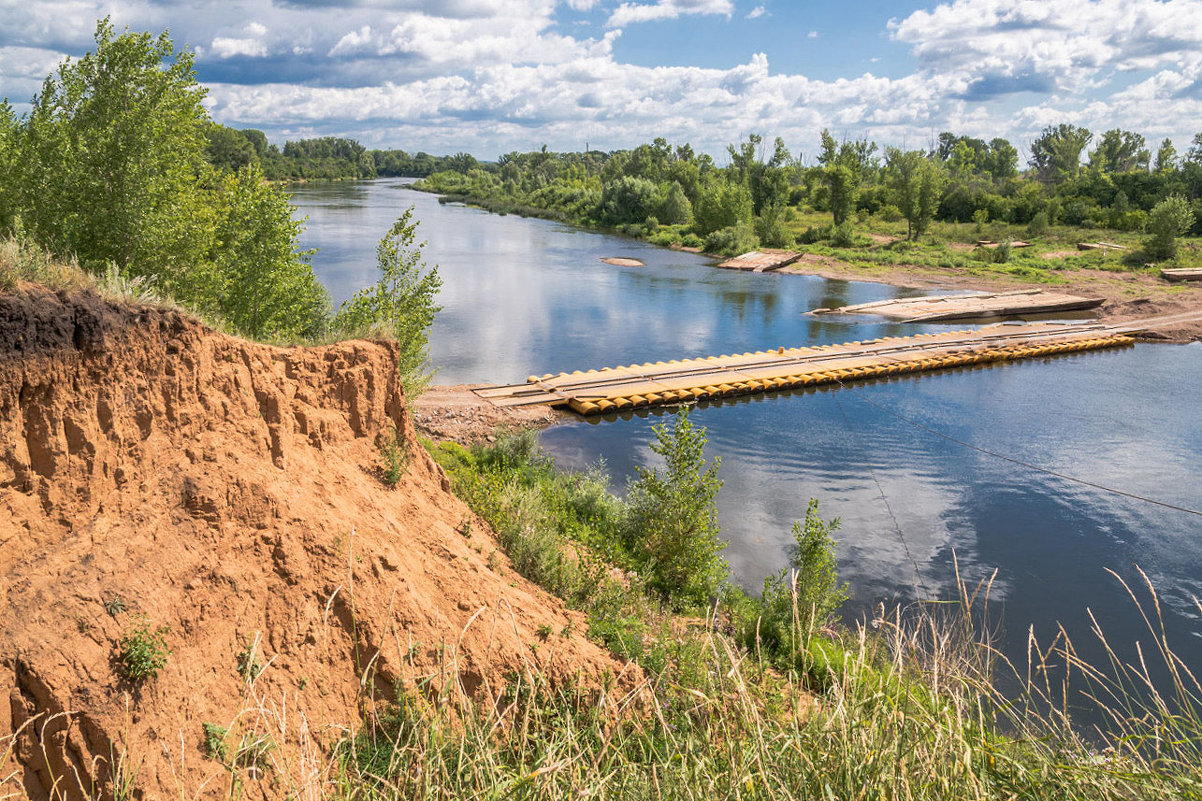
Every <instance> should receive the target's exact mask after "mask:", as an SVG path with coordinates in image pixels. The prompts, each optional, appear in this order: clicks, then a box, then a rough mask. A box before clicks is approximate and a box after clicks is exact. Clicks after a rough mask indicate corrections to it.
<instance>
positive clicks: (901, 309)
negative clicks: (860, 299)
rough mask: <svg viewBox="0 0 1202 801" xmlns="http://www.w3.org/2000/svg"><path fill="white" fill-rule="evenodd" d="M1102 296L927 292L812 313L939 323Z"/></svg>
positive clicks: (1066, 307) (1061, 306) (1084, 302)
mask: <svg viewBox="0 0 1202 801" xmlns="http://www.w3.org/2000/svg"><path fill="white" fill-rule="evenodd" d="M1102 303H1103V301H1102V299H1100V298H1083V297H1078V296H1076V295H1061V294H1054V293H1051V292H1044V291H1043V290H1041V289H1020V290H1016V291H1014V292H967V293H964V294H960V295H926V296H924V297H920V298H894V299H892V300H878V301H875V302H873V303H860V304H857V305H855V306H841V307H839V308H837V309H813V310H812V311H810V314H877V315H880V316H881V317H888V318H889V319H891V320H898V321H900V322H904V323H936V322H944V321H951V320H991V319H992V320H996V319H999V318H1005V317H1020V316H1023V315H1031V314H1051V313H1056V312H1076V311H1085V310H1088V309H1094V308H1097V307H1098V306H1101V305H1102Z"/></svg>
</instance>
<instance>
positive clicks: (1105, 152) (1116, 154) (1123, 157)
mask: <svg viewBox="0 0 1202 801" xmlns="http://www.w3.org/2000/svg"><path fill="white" fill-rule="evenodd" d="M1150 158H1151V155H1150V154H1149V153H1148V148H1147V142H1146V140H1145V139H1144V138H1143V136H1142V135H1140V134H1137V133H1133V132H1131V131H1124V130H1122V129H1121V128H1112V129H1110V130H1109V131H1107V132H1106V133H1104V134H1102V138H1101V139H1099V140H1098V146H1097V147H1096V148H1095V149H1094V151H1093V152H1092V153H1090V154H1089V166H1090V167H1091V168H1093V169H1096V170H1100V171H1101V172H1108V173H1111V172H1131V171H1132V170H1136V169H1144V170H1146V169H1148V160H1149V159H1150Z"/></svg>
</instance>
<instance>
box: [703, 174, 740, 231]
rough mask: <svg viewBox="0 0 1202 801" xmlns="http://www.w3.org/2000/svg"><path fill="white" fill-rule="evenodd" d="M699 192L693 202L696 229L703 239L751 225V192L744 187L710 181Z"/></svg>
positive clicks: (715, 180)
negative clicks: (723, 229) (730, 229)
mask: <svg viewBox="0 0 1202 801" xmlns="http://www.w3.org/2000/svg"><path fill="white" fill-rule="evenodd" d="M698 192H699V194H698V197H697V199H696V200H695V201H694V202H693V228H694V230H696V232H697V233H698V234H699V235H700V236H703V237H704V236H708V235H709V234H711V233H713V232H714V231H717V230H720V229H722V228H732V227H735V226H738V225H739V224H740V223H743V224H749V223H750V222H751V220H752V216H753V215H752V210H751V191H750V190H749V189H748V188H747V187H746V186H745V185H744V184H741V183H737V182H734V181H728V180H725V179H723V178H708V179H706V180H703V181H702V183H701V187H700V189H699V190H698Z"/></svg>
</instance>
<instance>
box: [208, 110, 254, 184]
mask: <svg viewBox="0 0 1202 801" xmlns="http://www.w3.org/2000/svg"><path fill="white" fill-rule="evenodd" d="M205 135H206V137H207V138H208V144H207V145H206V146H205V158H206V159H207V160H208V162H209V163H210V164H212V165H213V166H214V167H216V168H217V169H219V170H226V171H229V172H237V171H238V170H240V169H242V168H243V167H250V166H251V165H258V164H259V154H258V153H257V152H256V151H255V146H254V145H253V144H252V143H251V140H250V139H249V138H247V137H246V136H244V135H243V133H242V131H238V130H235V129H233V128H227V127H225V126H224V125H218V124H217V123H215V122H214V123H210V124H209V125H208V127H207V128H206V129H205ZM264 141H266V140H264Z"/></svg>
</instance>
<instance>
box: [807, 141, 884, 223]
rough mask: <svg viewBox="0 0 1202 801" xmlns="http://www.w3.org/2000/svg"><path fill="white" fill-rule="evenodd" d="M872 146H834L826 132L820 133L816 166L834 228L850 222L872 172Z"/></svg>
mask: <svg viewBox="0 0 1202 801" xmlns="http://www.w3.org/2000/svg"><path fill="white" fill-rule="evenodd" d="M875 150H876V145H875V144H873V143H871V142H868V141H865V140H854V141H844V142H843V143H841V144H836V142H835V138H834V137H833V136H831V133H830V131H827V130H823V131H822V148H821V152H820V153H819V155H818V163H819V164H821V165H822V169H821V175H822V180H823V182H824V183H825V184H826V189H827V192H828V196H827V202H828V204H829V207H830V212H831V216H832V217H833V218H834V223H835V225H841V224H842V223H844V222H846V221H847V220H849V219H851V217H852V215H853V214H854V213H855V210H856V201H857V199H858V198H859V196H860V187H861V185H862V184H863V182H864V179H865V177H867V175H868V174H869V173H870V172H872V171H873V170H874V169H875V160H874V159H873V157H872V154H873V152H874V151H875Z"/></svg>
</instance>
